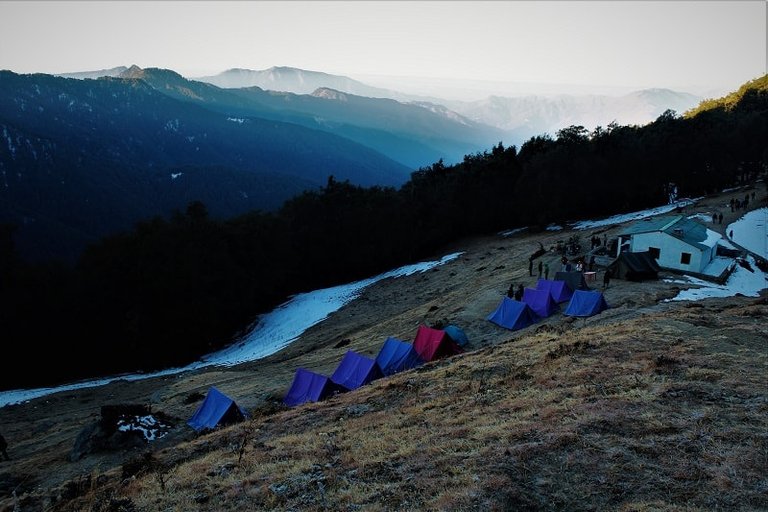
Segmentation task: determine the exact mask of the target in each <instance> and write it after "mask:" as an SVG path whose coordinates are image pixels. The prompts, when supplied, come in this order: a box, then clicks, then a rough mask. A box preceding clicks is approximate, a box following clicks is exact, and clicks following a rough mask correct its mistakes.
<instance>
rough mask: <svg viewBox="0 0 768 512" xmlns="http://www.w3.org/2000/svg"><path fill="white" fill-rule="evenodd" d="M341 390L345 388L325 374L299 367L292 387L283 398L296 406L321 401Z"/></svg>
mask: <svg viewBox="0 0 768 512" xmlns="http://www.w3.org/2000/svg"><path fill="white" fill-rule="evenodd" d="M339 391H344V390H343V389H342V388H340V387H339V386H338V385H336V384H334V383H333V382H331V379H329V378H328V377H326V376H325V375H320V374H319V373H315V372H311V371H309V370H306V369H304V368H299V369H298V370H296V375H295V376H294V377H293V384H291V388H290V389H289V390H288V393H286V395H285V398H283V403H284V404H285V405H287V406H289V407H294V406H296V405H301V404H303V403H304V402H319V401H320V400H323V399H324V398H327V397H329V396H330V395H332V394H334V393H336V392H339Z"/></svg>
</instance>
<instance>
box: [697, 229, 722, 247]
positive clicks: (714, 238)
mask: <svg viewBox="0 0 768 512" xmlns="http://www.w3.org/2000/svg"><path fill="white" fill-rule="evenodd" d="M722 238H723V235H721V234H720V233H718V232H717V231H712V230H711V229H707V238H706V240H704V241H703V242H699V243H700V244H703V245H706V246H707V247H714V246H715V245H717V242H718V241H719V240H721V239H722Z"/></svg>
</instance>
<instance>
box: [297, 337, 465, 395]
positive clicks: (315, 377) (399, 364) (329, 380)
mask: <svg viewBox="0 0 768 512" xmlns="http://www.w3.org/2000/svg"><path fill="white" fill-rule="evenodd" d="M467 342H468V340H467V336H466V334H465V333H464V331H462V330H461V329H459V328H458V327H456V326H455V325H449V326H447V327H446V328H445V329H434V328H432V327H427V326H426V325H420V326H419V327H418V329H417V331H416V337H415V338H414V340H413V343H412V344H411V343H408V342H405V341H402V340H400V339H397V338H394V337H391V336H390V337H389V338H387V339H386V341H384V344H383V345H382V346H381V349H380V350H379V353H378V355H377V356H376V358H375V359H371V358H369V357H366V356H364V355H362V354H358V353H357V352H355V351H353V350H348V351H347V353H346V354H344V357H343V358H342V360H341V362H340V363H339V365H338V366H337V367H336V370H335V371H334V372H333V373H332V374H331V375H330V376H325V375H322V374H319V373H315V372H312V371H310V370H307V369H306V368H299V369H297V370H296V375H295V376H294V378H293V383H292V384H291V387H290V388H289V390H288V393H287V394H286V395H285V398H284V399H283V403H284V404H285V405H288V406H290V407H295V406H297V405H301V404H303V403H305V402H319V401H320V400H323V399H325V398H327V397H329V396H331V395H334V394H336V393H343V392H345V391H352V390H354V389H357V388H359V387H361V386H364V385H365V384H368V383H370V382H372V381H374V380H376V379H379V378H382V377H388V376H390V375H394V374H395V373H399V372H402V371H405V370H409V369H411V368H415V367H417V366H420V365H422V364H424V363H425V362H429V361H434V360H435V359H440V358H443V357H447V356H452V355H455V354H460V353H462V352H463V351H464V349H463V347H464V346H465V345H466V344H467Z"/></svg>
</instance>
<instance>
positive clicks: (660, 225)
mask: <svg viewBox="0 0 768 512" xmlns="http://www.w3.org/2000/svg"><path fill="white" fill-rule="evenodd" d="M682 218H683V216H682V215H662V216H660V217H649V218H647V219H643V220H640V221H637V222H635V223H634V224H632V225H631V226H628V227H627V229H625V230H624V231H622V232H621V233H619V235H638V234H640V233H653V232H654V231H664V230H665V229H667V228H668V227H669V226H672V225H673V224H675V223H676V222H678V221H680V220H681V219H682Z"/></svg>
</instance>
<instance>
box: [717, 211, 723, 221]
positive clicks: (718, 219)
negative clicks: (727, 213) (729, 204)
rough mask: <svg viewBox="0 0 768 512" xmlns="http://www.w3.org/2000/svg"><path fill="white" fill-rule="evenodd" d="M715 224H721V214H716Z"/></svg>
mask: <svg viewBox="0 0 768 512" xmlns="http://www.w3.org/2000/svg"><path fill="white" fill-rule="evenodd" d="M717 223H718V224H722V223H723V214H722V213H718V214H717Z"/></svg>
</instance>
